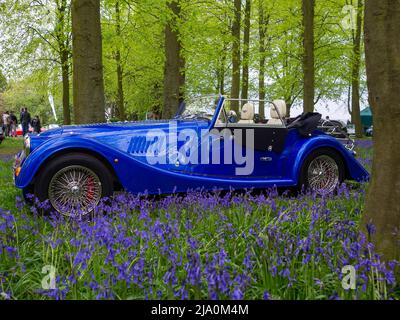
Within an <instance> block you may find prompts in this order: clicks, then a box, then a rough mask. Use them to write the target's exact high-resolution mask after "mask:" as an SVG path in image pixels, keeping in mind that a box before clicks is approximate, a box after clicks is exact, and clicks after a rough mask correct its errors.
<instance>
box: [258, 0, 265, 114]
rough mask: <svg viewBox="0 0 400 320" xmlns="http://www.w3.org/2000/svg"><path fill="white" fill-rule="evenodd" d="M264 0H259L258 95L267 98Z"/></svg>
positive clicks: (263, 103)
mask: <svg viewBox="0 0 400 320" xmlns="http://www.w3.org/2000/svg"><path fill="white" fill-rule="evenodd" d="M263 3H264V1H263V0H258V14H259V16H258V25H259V27H258V33H259V37H260V39H259V41H260V43H259V53H260V70H259V78H258V96H259V98H260V100H265V60H266V59H265V52H266V48H265V36H266V21H265V12H264V5H263ZM259 114H260V117H261V119H264V118H265V102H264V101H260V111H259Z"/></svg>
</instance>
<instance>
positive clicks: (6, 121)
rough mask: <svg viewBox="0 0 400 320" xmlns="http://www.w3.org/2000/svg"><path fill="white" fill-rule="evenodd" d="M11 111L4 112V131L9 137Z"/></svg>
mask: <svg viewBox="0 0 400 320" xmlns="http://www.w3.org/2000/svg"><path fill="white" fill-rule="evenodd" d="M10 121H11V120H10V113H9V112H8V111H6V112H4V114H3V131H4V136H5V137H9V136H10Z"/></svg>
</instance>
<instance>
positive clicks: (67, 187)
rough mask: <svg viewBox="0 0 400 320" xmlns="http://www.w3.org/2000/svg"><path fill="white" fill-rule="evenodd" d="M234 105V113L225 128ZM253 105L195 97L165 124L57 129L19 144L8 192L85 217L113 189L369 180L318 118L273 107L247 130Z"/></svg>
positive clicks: (326, 186)
mask: <svg viewBox="0 0 400 320" xmlns="http://www.w3.org/2000/svg"><path fill="white" fill-rule="evenodd" d="M262 102H263V103H264V104H265V103H267V104H268V102H267V101H262ZM235 104H236V105H239V107H241V113H240V116H238V118H237V121H235V122H234V123H232V122H230V121H229V120H228V116H229V114H230V113H231V112H230V111H231V109H232V106H233V105H235ZM257 104H258V106H259V105H260V101H258V100H244V101H243V100H240V101H238V100H237V99H227V98H225V97H223V96H221V97H207V98H197V99H193V100H192V101H188V102H187V103H184V106H182V108H180V110H181V112H179V114H177V116H176V117H175V118H174V119H172V120H170V121H168V120H167V121H143V122H130V123H108V124H88V125H81V126H63V127H60V128H56V129H52V130H48V131H47V132H44V133H42V134H40V135H27V136H26V137H25V141H24V149H23V151H22V152H21V153H20V154H19V155H18V157H17V158H16V162H15V166H14V177H15V184H16V186H17V187H18V188H20V189H22V190H23V194H24V195H25V197H26V195H27V194H34V195H35V196H37V197H38V198H39V200H40V201H45V200H46V199H49V200H50V204H51V205H52V207H53V208H54V209H55V210H56V211H58V212H59V213H62V214H66V215H71V214H72V215H74V214H79V215H85V214H88V213H90V212H92V211H93V210H94V208H96V206H97V205H98V203H99V202H100V200H101V198H103V197H108V196H112V195H113V193H114V192H115V191H121V190H126V191H129V192H131V193H133V194H145V193H146V194H154V195H158V194H171V193H182V192H188V191H190V190H196V189H197V190H204V191H212V190H216V189H217V190H231V189H236V190H243V189H268V188H274V187H280V188H297V189H302V188H303V187H304V188H306V189H309V190H312V191H315V192H316V193H319V194H326V193H329V192H333V191H334V190H335V189H336V188H337V187H338V186H339V185H340V184H341V183H342V182H343V181H344V180H356V181H364V180H366V179H368V177H369V174H368V172H367V171H366V170H365V169H364V168H363V167H362V165H361V164H360V163H359V162H358V161H357V159H356V158H355V153H354V152H353V151H352V150H349V149H347V148H346V147H345V146H344V145H343V144H342V143H340V142H339V141H338V140H337V139H335V138H333V137H332V136H331V135H328V134H325V133H323V132H321V131H320V130H317V127H318V121H319V120H320V119H321V115H320V114H318V113H307V114H303V115H301V116H299V117H297V118H294V119H285V118H283V116H282V115H285V114H286V112H287V108H286V104H285V102H284V101H282V100H276V101H274V102H272V103H270V104H269V109H270V115H269V117H268V118H267V119H263V121H261V122H258V123H256V121H255V118H256V117H255V110H256V105H257ZM178 137H179V138H178ZM188 138H189V139H188ZM210 141H211V142H210ZM210 143H211V145H210ZM187 148H189V153H188V149H187ZM243 154H245V155H246V156H245V158H244V159H243ZM233 157H234V158H235V161H233ZM243 160H244V161H243ZM71 206H72V208H71ZM71 210H72V211H71Z"/></svg>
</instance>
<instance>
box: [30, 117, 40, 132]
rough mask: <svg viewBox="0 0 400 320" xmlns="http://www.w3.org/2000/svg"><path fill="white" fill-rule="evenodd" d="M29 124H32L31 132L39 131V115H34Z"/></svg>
mask: <svg viewBox="0 0 400 320" xmlns="http://www.w3.org/2000/svg"><path fill="white" fill-rule="evenodd" d="M31 126H32V128H33V132H34V133H40V131H41V125H40V119H39V116H35V117H34V118H33V119H32V122H31Z"/></svg>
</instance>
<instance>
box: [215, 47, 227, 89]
mask: <svg viewBox="0 0 400 320" xmlns="http://www.w3.org/2000/svg"><path fill="white" fill-rule="evenodd" d="M226 59H227V57H226V46H224V50H223V51H222V52H221V57H220V60H219V66H218V70H217V81H218V84H217V87H218V93H219V94H221V95H225V65H226Z"/></svg>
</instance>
